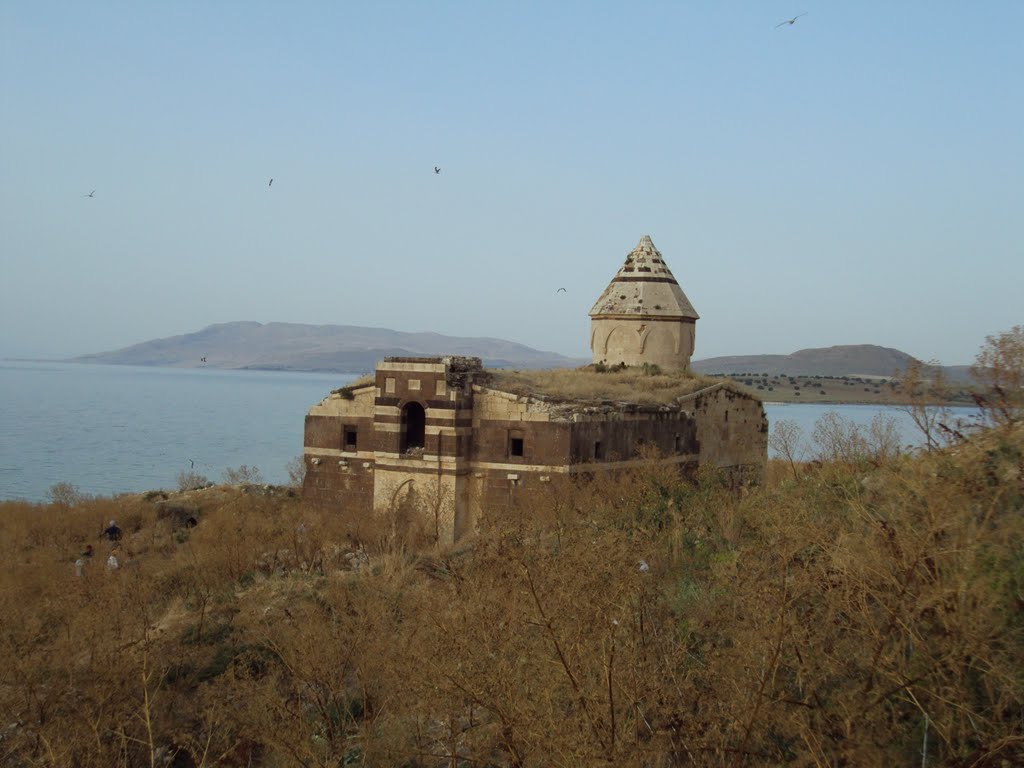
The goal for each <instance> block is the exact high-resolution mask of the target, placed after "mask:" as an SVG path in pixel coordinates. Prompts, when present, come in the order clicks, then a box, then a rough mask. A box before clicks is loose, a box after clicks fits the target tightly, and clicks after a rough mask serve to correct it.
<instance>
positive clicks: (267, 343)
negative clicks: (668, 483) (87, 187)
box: [74, 322, 968, 382]
mask: <svg viewBox="0 0 1024 768" xmlns="http://www.w3.org/2000/svg"><path fill="white" fill-rule="evenodd" d="M432 355H470V356H474V357H479V358H482V359H483V362H484V365H486V366H487V367H489V368H574V367H578V366H581V365H586V364H587V363H589V362H590V358H579V357H566V356H564V355H559V354H556V353H554V352H543V351H540V350H537V349H533V348H531V347H527V346H525V345H524V344H517V343H515V342H513V341H506V340H504V339H493V338H487V337H463V336H443V335H441V334H439V333H404V332H402V331H392V330H388V329H386V328H365V327H362V326H357V325H302V324H299V323H256V322H235V323H220V324H217V325H211V326H208V327H206V328H203V329H202V330H201V331H197V332H195V333H186V334H184V335H182V336H171V337H169V338H165V339H154V340H153V341H144V342H142V343H141V344H134V345H132V346H130V347H125V348H124V349H117V350H114V351H112V352H99V353H96V354H92V355H82V356H81V357H76V358H74V361H75V362H81V363H106V364H112V365H157V366H167V367H174V368H203V367H207V368H236V369H237V368H248V369H257V370H282V371H312V372H318V371H322V372H325V373H327V372H330V373H368V372H370V371H372V370H373V368H374V366H375V365H376V364H377V362H378V361H380V360H383V359H384V358H385V357H392V356H395V357H425V356H432ZM911 360H913V358H912V357H911V356H910V355H908V354H907V353H906V352H901V351H900V350H898V349H891V348H889V347H879V346H875V345H873V344H857V345H846V346H836V347H823V348H820V349H801V350H800V351H798V352H794V353H793V354H791V355H737V356H730V357H710V358H706V359H704V360H695V361H694V362H693V369H694V370H695V371H697V372H699V373H708V374H713V373H720V374H737V373H751V374H753V373H768V374H779V373H785V374H792V375H805V376H816V375H818V376H892V375H893V374H894V373H896V372H898V371H902V370H904V369H905V368H906V367H907V363H908V362H910V361H911ZM943 370H944V372H945V373H946V375H947V376H948V377H949V378H950V379H951V380H953V381H957V382H960V381H966V380H967V379H968V367H967V366H950V367H946V368H944V369H943Z"/></svg>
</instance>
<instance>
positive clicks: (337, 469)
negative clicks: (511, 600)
mask: <svg viewBox="0 0 1024 768" xmlns="http://www.w3.org/2000/svg"><path fill="white" fill-rule="evenodd" d="M590 317H591V339H590V346H591V349H592V351H593V359H594V362H595V363H597V362H604V363H606V364H608V365H616V364H618V363H625V364H626V365H630V366H639V365H643V364H645V363H646V364H653V365H657V366H658V367H660V368H661V369H662V370H663V371H685V370H686V369H687V368H688V367H689V364H690V356H691V355H692V354H693V347H694V333H695V328H696V321H697V320H698V315H697V313H696V311H695V310H694V309H693V305H692V304H690V301H689V299H687V298H686V295H685V294H684V293H683V291H682V289H681V288H680V287H679V284H678V283H677V282H676V279H675V277H673V275H672V272H671V271H670V270H669V268H668V265H667V264H665V260H664V258H662V255H661V253H660V252H659V251H658V249H657V248H655V247H654V243H652V242H651V239H650V237H648V236H646V235H645V236H644V237H643V238H642V239H641V240H640V243H639V244H638V245H637V247H636V248H634V249H633V250H632V251H631V252H630V253H629V254H628V255H627V256H626V262H625V264H623V266H622V268H621V269H619V272H618V273H617V274H616V276H615V278H614V279H613V280H612V282H611V284H610V285H609V286H608V288H607V289H606V290H605V291H604V293H603V294H602V295H601V298H599V299H598V301H597V303H596V304H595V305H594V307H593V309H591V311H590ZM491 379H492V377H491V376H489V375H488V374H487V373H486V372H485V371H484V370H483V368H482V366H481V364H480V359H479V358H468V357H431V358H402V357H389V358H386V359H385V360H384V362H382V363H379V364H378V366H377V371H376V375H375V379H374V381H373V383H369V384H364V385H361V386H357V387H348V388H342V389H340V390H338V391H336V392H332V393H331V394H330V395H329V396H328V397H326V398H324V399H323V400H322V401H321V402H320V403H319V404H317V405H315V406H313V407H312V408H311V409H310V410H309V413H308V414H307V416H306V428H305V439H304V445H305V461H306V478H305V483H304V486H303V488H304V494H305V496H306V498H308V499H310V500H312V501H314V502H315V503H318V504H322V505H325V506H328V507H332V508H335V509H346V510H349V511H353V512H356V513H359V514H366V515H371V514H374V513H375V512H381V511H385V510H393V509H395V507H396V505H398V504H402V503H404V502H405V501H408V500H415V501H416V502H417V504H418V506H419V508H420V509H423V510H425V511H426V513H427V514H429V516H430V517H431V520H429V521H426V522H428V524H430V523H433V524H434V525H435V526H436V530H437V532H438V537H439V539H440V540H441V541H442V542H451V541H454V540H457V539H459V538H460V537H462V536H464V535H466V534H467V533H470V532H472V531H473V530H475V529H476V528H478V527H479V526H480V525H484V524H486V522H487V520H488V519H492V520H493V519H497V518H498V517H499V516H501V515H502V514H503V513H504V512H505V511H506V510H508V509H509V508H510V507H511V506H512V504H513V502H514V501H516V500H521V499H524V498H525V499H529V498H531V497H533V496H536V497H537V498H538V499H540V498H541V497H542V496H543V490H544V488H545V487H546V484H548V483H551V482H552V480H553V479H558V478H565V477H571V476H572V475H577V474H581V473H593V472H602V471H608V470H616V469H622V468H626V467H630V466H634V465H635V464H636V463H637V462H639V461H640V460H641V457H642V456H643V455H645V454H646V452H647V450H648V448H649V447H652V446H653V447H654V448H656V449H657V451H658V453H659V454H661V455H662V456H664V457H666V458H667V459H669V460H670V461H674V462H675V463H676V464H678V465H679V468H680V471H682V472H686V473H692V472H694V471H695V470H696V469H697V468H699V467H700V466H702V465H705V466H712V467H716V468H718V469H721V470H725V471H726V472H728V473H730V474H732V475H734V476H735V477H736V479H737V480H752V481H759V480H760V479H761V478H762V477H763V475H764V471H765V465H766V461H767V452H768V422H767V420H766V418H765V415H764V409H763V408H762V406H761V402H760V401H759V400H756V399H755V398H752V397H750V396H749V395H745V394H743V393H742V392H740V391H739V390H736V389H733V388H732V387H731V386H730V385H729V384H727V383H716V384H712V385H709V386H706V387H704V388H703V389H700V390H698V391H696V392H692V393H691V394H687V395H684V396H681V397H678V398H677V399H676V400H674V401H672V402H671V403H670V404H668V405H641V404H638V403H628V402H614V401H611V400H601V401H598V402H597V403H595V402H582V401H577V400H567V399H565V398H561V399H557V398H554V397H546V396H544V395H542V394H540V393H532V394H514V393H512V392H505V391H502V390H500V389H497V388H494V387H493V386H489V382H490V381H491ZM577 391H578V390H577Z"/></svg>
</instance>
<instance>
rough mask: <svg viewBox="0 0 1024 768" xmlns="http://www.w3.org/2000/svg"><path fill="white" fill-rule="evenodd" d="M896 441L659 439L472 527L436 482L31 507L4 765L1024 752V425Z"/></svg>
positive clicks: (7, 541)
mask: <svg viewBox="0 0 1024 768" xmlns="http://www.w3.org/2000/svg"><path fill="white" fill-rule="evenodd" d="M840 436H841V437H842V436H846V437H848V434H846V433H841V434H840ZM844 450H845V449H844ZM870 450H873V449H870V443H869V451H870ZM838 455H840V456H843V454H838ZM868 455H869V457H870V459H871V460H861V459H860V458H858V457H855V460H850V461H847V460H841V461H824V462H822V464H821V465H820V466H818V467H817V468H816V469H814V470H813V471H812V470H809V469H808V470H804V471H802V472H801V473H800V482H790V481H788V480H787V481H786V482H782V483H778V484H776V483H769V484H767V485H765V486H763V487H760V488H753V489H746V490H742V489H741V490H737V489H736V488H734V487H733V485H732V483H731V482H730V481H729V478H728V476H727V475H726V474H722V473H718V472H714V471H711V470H707V469H704V470H701V471H700V472H698V473H697V474H696V475H695V476H694V477H692V478H688V479H687V478H684V477H682V476H681V475H680V473H679V471H678V469H677V468H676V467H674V466H672V465H670V464H668V463H666V462H663V461H661V460H659V459H658V458H657V457H656V456H653V455H649V456H647V457H646V458H645V459H644V460H643V461H641V462H639V463H638V465H637V466H636V467H635V468H633V469H631V470H630V471H628V472H623V473H618V474H611V473H593V474H591V475H590V476H588V477H586V478H575V479H572V478H568V477H561V478H560V477H552V480H551V482H550V483H547V484H543V486H542V487H540V488H538V489H537V491H536V493H533V494H532V495H525V494H524V495H523V496H522V497H521V499H520V501H519V502H518V503H515V504H513V505H512V506H511V507H509V508H508V509H506V510H502V511H500V512H499V511H497V510H495V511H493V513H492V514H491V515H486V516H485V518H484V520H482V521H481V527H480V530H479V531H478V532H477V533H476V534H475V535H474V536H473V537H471V538H470V539H469V540H468V541H466V542H464V543H461V544H460V545H458V546H455V547H448V548H439V547H437V545H436V535H435V531H434V525H433V524H432V521H431V519H430V509H431V500H430V499H422V498H421V499H416V498H415V497H408V498H407V499H400V500H397V501H396V504H395V508H394V509H393V510H392V509H389V510H387V511H386V512H382V513H380V514H376V515H373V516H370V517H369V518H368V519H363V520H358V519H350V518H348V517H347V516H346V514H345V513H343V512H332V511H324V510H315V509H310V508H307V507H306V506H304V505H303V504H302V502H301V501H299V500H297V499H294V498H291V497H288V496H287V495H285V494H277V495H275V494H265V493H245V492H244V491H242V490H240V489H224V488H215V489H206V490H204V491H196V492H193V493H191V494H187V495H186V494H182V495H178V496H173V497H172V498H169V499H168V500H167V501H168V503H174V504H181V505H189V506H196V507H201V508H202V515H201V517H200V522H199V525H198V526H197V527H196V528H193V529H188V530H179V531H172V530H171V527H170V525H169V523H168V521H166V520H157V518H156V509H155V505H154V504H151V503H147V502H144V501H142V500H140V499H137V498H136V499H127V498H123V499H118V500H87V501H85V502H83V503H82V504H76V505H75V506H74V507H73V508H71V509H68V510H65V509H64V508H58V507H56V506H43V505H28V504H18V503H11V504H4V505H2V506H0V554H2V559H0V612H2V613H0V615H3V616H4V617H5V621H4V622H3V623H0V657H2V658H3V659H4V660H5V663H4V664H3V665H0V722H2V723H5V724H7V723H13V724H15V725H14V726H13V728H8V730H6V731H4V737H3V739H2V740H0V762H3V763H5V764H11V765H70V764H75V765H82V766H111V765H114V766H121V765H149V764H154V763H157V762H158V761H159V760H160V759H162V757H163V756H165V755H168V754H171V753H175V752H176V753H177V754H178V757H177V758H176V759H177V760H178V761H179V763H180V764H182V765H189V764H194V765H210V766H212V765H225V766H227V765H245V766H248V765H252V766H280V765H317V766H327V765H331V766H336V765H339V764H341V765H344V764H362V765H380V766H391V765H416V766H449V765H494V766H532V765H551V764H558V765H596V764H605V765H623V766H671V765H682V764H687V765H709V766H718V765H721V766H740V765H748V766H751V765H765V764H782V763H787V764H794V765H907V764H918V763H920V762H921V759H922V756H921V752H922V745H924V744H926V745H927V764H928V765H951V766H952V765H977V766H985V765H993V766H995V765H1002V764H1007V765H1012V764H1019V763H1021V762H1022V761H1024V746H1022V737H1021V735H1020V728H1019V719H1020V712H1021V711H1022V708H1024V673H1022V671H1021V667H1020V663H1019V660H1020V658H1021V657H1022V655H1024V621H1022V620H1021V607H1020V606H1021V599H1022V598H1021V595H1022V594H1024V516H1022V512H1024V480H1022V477H1024V434H1021V433H1020V431H1019V430H1018V431H1013V430H999V431H994V432H986V433H979V434H976V435H972V436H971V437H970V439H969V440H967V441H966V442H963V443H960V444H958V445H957V446H956V447H955V448H954V449H946V450H937V451H933V452H931V453H928V454H921V455H918V456H906V455H894V454H893V453H892V452H887V451H881V450H878V451H875V452H874V453H870V452H869V454H868ZM789 470H790V467H789V466H788V465H787V464H782V465H781V467H780V469H779V471H778V472H776V473H770V475H769V476H770V477H771V476H773V474H774V475H780V476H787V475H791V474H792V473H791V472H790V471H789ZM406 502H407V503H406ZM417 505H420V506H418V507H417ZM132 514H138V515H139V516H140V521H141V523H140V526H139V529H138V530H137V531H129V530H127V529H126V534H125V539H124V540H123V541H122V542H121V550H122V551H123V552H124V565H123V567H122V568H121V569H119V570H118V571H113V572H111V571H108V570H107V569H106V568H104V567H103V565H102V562H96V563H92V564H91V565H90V566H89V567H88V568H87V570H86V573H85V575H84V577H83V578H77V577H76V576H75V575H74V574H75V571H74V567H73V560H74V557H76V556H77V552H78V551H79V548H80V547H81V545H82V543H83V542H85V541H91V542H93V543H94V544H97V545H99V546H98V547H97V549H98V553H97V554H98V557H99V556H100V555H105V554H106V550H107V549H108V548H109V547H108V545H106V544H102V543H101V542H99V540H98V533H99V530H100V527H99V525H100V523H102V522H105V519H109V517H116V518H118V519H121V520H128V519H129V517H130V515H132ZM416 520H419V523H417V524H414V521H416ZM417 525H419V526H421V527H419V528H417ZM353 551H358V552H359V553H361V554H360V558H359V559H358V560H357V561H355V562H357V563H358V567H356V565H355V564H354V561H352V560H351V559H348V558H347V557H346V555H349V554H352V553H353ZM189 761H191V762H189Z"/></svg>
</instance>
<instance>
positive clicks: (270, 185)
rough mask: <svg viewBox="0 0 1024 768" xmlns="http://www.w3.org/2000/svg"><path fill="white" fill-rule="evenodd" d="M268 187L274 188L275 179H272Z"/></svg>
mask: <svg viewBox="0 0 1024 768" xmlns="http://www.w3.org/2000/svg"><path fill="white" fill-rule="evenodd" d="M267 186H268V187H272V186H274V179H273V178H271V179H270V183H269V184H267Z"/></svg>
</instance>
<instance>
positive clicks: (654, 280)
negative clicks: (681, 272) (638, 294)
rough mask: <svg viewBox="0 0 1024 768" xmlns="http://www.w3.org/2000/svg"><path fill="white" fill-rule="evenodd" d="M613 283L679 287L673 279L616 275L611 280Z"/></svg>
mask: <svg viewBox="0 0 1024 768" xmlns="http://www.w3.org/2000/svg"><path fill="white" fill-rule="evenodd" d="M612 282H613V283H672V284H674V285H679V282H678V281H677V280H676V279H675V278H674V277H649V276H644V277H625V276H623V275H616V276H615V277H613V278H612Z"/></svg>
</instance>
